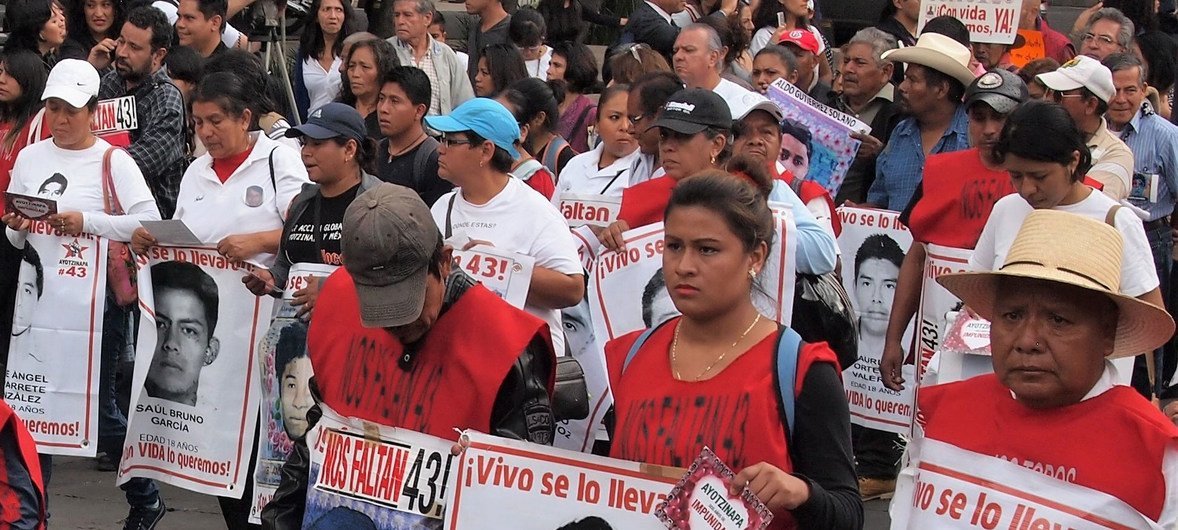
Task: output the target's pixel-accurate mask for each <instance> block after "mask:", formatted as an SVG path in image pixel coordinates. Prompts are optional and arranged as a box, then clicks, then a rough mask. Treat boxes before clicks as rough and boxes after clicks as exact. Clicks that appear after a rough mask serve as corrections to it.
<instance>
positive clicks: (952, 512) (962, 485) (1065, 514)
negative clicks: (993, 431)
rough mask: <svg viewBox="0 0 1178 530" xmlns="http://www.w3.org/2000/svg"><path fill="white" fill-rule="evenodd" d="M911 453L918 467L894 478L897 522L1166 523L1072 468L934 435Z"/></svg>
mask: <svg viewBox="0 0 1178 530" xmlns="http://www.w3.org/2000/svg"><path fill="white" fill-rule="evenodd" d="M908 452H909V455H911V456H912V466H914V467H915V469H914V473H915V474H914V476H912V477H908V476H906V473H907V472H908V471H907V470H906V471H905V473H902V474H901V479H900V480H898V481H897V485H896V496H895V500H893V501H892V506H891V511H890V512H891V516H892V528H893V529H913V530H916V529H921V530H923V529H926V528H936V529H938V530H942V529H944V530H955V529H962V530H964V529H978V528H982V529H987V530H992V529H996V528H1002V529H1006V528H1010V529H1017V530H1030V529H1048V528H1068V529H1072V530H1089V529H1116V530H1128V529H1130V528H1132V529H1139V530H1145V529H1149V530H1160V529H1161V526H1159V525H1158V524H1157V523H1155V522H1153V521H1151V520H1149V518H1147V517H1145V516H1144V515H1142V514H1141V513H1140V512H1138V511H1137V510H1135V509H1133V507H1131V506H1129V505H1128V504H1126V503H1125V502H1124V501H1122V500H1120V499H1118V498H1116V497H1113V496H1111V495H1109V494H1106V493H1103V492H1100V491H1097V490H1094V489H1090V488H1086V487H1084V486H1080V485H1077V484H1072V483H1070V482H1069V480H1072V479H1074V473H1075V468H1066V467H1063V466H1060V467H1054V468H1053V467H1052V466H1043V465H1042V464H1039V465H1038V466H1037V467H1034V468H1028V467H1024V466H1023V465H1019V464H1017V463H1015V462H1011V461H1007V460H1005V459H1002V458H996V457H992V456H987V455H983V454H979V453H975V452H972V451H968V450H965V449H961V448H958V447H955V446H953V445H950V444H947V443H944V442H940V441H938V440H933V439H929V438H921V439H916V440H913V441H910V442H909V444H908ZM1069 473H1070V475H1069Z"/></svg>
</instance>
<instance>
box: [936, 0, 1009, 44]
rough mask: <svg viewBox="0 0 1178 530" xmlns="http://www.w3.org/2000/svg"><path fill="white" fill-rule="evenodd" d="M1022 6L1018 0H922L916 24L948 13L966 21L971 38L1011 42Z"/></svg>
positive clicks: (988, 41)
mask: <svg viewBox="0 0 1178 530" xmlns="http://www.w3.org/2000/svg"><path fill="white" fill-rule="evenodd" d="M1021 7H1022V2H1021V1H1020V0H981V1H979V0H921V2H920V18H919V19H918V20H917V22H916V27H918V28H923V27H924V24H925V22H928V21H929V20H932V19H934V18H936V17H939V16H944V15H948V16H951V17H953V18H955V19H957V20H960V21H961V22H962V23H963V24H965V27H966V28H967V29H969V40H970V42H985V43H990V44H1013V43H1014V38H1015V36H1016V35H1018V21H1019V10H1020V9H1021Z"/></svg>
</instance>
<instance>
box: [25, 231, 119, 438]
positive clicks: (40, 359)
mask: <svg viewBox="0 0 1178 530" xmlns="http://www.w3.org/2000/svg"><path fill="white" fill-rule="evenodd" d="M106 252H107V240H106V239H103V238H100V237H98V236H94V235H90V234H82V235H80V236H67V235H65V234H63V233H62V232H59V231H57V230H55V229H53V228H51V227H50V225H49V223H48V222H46V221H33V222H32V226H30V228H29V231H28V239H27V240H26V241H25V249H24V251H23V254H22V259H21V262H20V273H19V275H18V277H17V280H16V283H17V293H16V301H15V302H16V303H15V305H14V307H13V316H12V332H11V342H10V343H9V353H8V366H7V379H6V380H5V382H4V399H5V401H7V402H8V404H9V405H10V406H12V409H13V410H14V411H16V413H17V414H18V415H19V416H20V419H21V421H22V422H24V425H25V427H26V428H27V429H28V431H29V434H31V435H32V436H33V440H35V441H36V442H37V451H38V452H41V453H45V454H57V455H73V456H91V457H92V456H94V455H95V452H96V450H97V447H98V384H99V368H100V365H101V362H102V323H103V319H102V316H103V310H104V308H105V304H106Z"/></svg>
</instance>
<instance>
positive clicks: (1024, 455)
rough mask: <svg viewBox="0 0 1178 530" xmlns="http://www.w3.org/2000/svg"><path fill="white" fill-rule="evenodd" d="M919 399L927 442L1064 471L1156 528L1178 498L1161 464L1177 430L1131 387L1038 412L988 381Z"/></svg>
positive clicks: (926, 392)
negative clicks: (1171, 499)
mask: <svg viewBox="0 0 1178 530" xmlns="http://www.w3.org/2000/svg"><path fill="white" fill-rule="evenodd" d="M918 399H919V401H920V410H921V413H922V415H923V416H924V419H925V420H926V424H925V428H924V432H925V436H926V437H928V438H932V439H935V440H940V441H942V442H946V443H949V444H952V445H955V446H957V447H960V448H962V449H967V450H969V451H973V452H975V453H979V454H983V455H987V456H994V457H1000V458H1003V459H1005V460H1010V461H1012V462H1015V463H1017V464H1019V465H1022V466H1024V467H1028V468H1032V469H1035V470H1040V469H1041V468H1042V469H1044V470H1046V468H1047V467H1048V466H1052V469H1059V468H1060V467H1063V468H1064V470H1065V471H1064V472H1063V473H1064V474H1071V475H1074V479H1072V478H1071V477H1070V476H1069V479H1070V480H1069V481H1070V482H1072V483H1074V484H1078V485H1081V486H1084V487H1087V488H1091V489H1094V490H1097V491H1101V492H1104V493H1107V494H1109V495H1112V496H1114V497H1117V498H1119V499H1121V500H1122V501H1124V502H1125V503H1126V504H1128V505H1130V506H1132V507H1133V508H1134V509H1136V510H1137V511H1138V512H1141V514H1142V515H1145V516H1146V517H1149V518H1150V519H1153V520H1155V521H1156V520H1158V518H1159V517H1161V513H1162V505H1163V504H1164V503H1165V495H1166V494H1167V493H1170V494H1173V493H1174V492H1167V491H1166V481H1165V477H1164V476H1163V475H1162V460H1163V457H1164V455H1165V449H1166V446H1167V445H1169V444H1170V443H1171V442H1173V441H1174V440H1175V439H1178V427H1175V426H1174V424H1173V423H1171V422H1170V421H1169V420H1168V419H1167V418H1166V417H1165V416H1163V415H1162V414H1161V412H1159V411H1158V410H1157V409H1156V408H1154V407H1153V406H1152V405H1150V403H1149V402H1148V401H1145V400H1144V399H1142V397H1141V396H1140V395H1138V394H1137V393H1136V392H1135V391H1134V390H1133V389H1132V388H1131V387H1127V386H1115V387H1113V388H1111V389H1109V390H1108V391H1106V392H1104V393H1103V394H1100V395H1099V396H1096V397H1094V398H1091V399H1087V400H1084V401H1081V402H1080V403H1076V404H1074V405H1069V406H1066V407H1060V408H1056V409H1051V410H1034V409H1031V408H1028V407H1026V406H1024V405H1022V404H1020V403H1019V402H1017V401H1015V399H1014V397H1013V396H1011V394H1010V390H1008V389H1007V388H1006V387H1005V386H1002V384H1001V383H1000V382H999V381H998V377H997V376H996V375H994V374H987V375H981V376H978V377H975V378H972V379H967V380H965V381H958V382H954V383H948V384H944V385H936V386H932V387H927V388H922V389H920V393H919V398H918ZM1071 469H1074V474H1072V473H1070V471H1069V470H1071ZM1057 473H1058V472H1057ZM1047 474H1049V475H1051V476H1056V477H1057V478H1058V476H1057V475H1054V474H1052V473H1050V472H1047Z"/></svg>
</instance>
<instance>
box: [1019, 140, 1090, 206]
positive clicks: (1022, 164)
mask: <svg viewBox="0 0 1178 530" xmlns="http://www.w3.org/2000/svg"><path fill="white" fill-rule="evenodd" d="M1079 163H1080V153H1079V152H1076V153H1075V156H1074V157H1073V161H1072V162H1070V163H1068V164H1067V165H1063V164H1058V163H1055V162H1040V161H1038V160H1030V159H1026V158H1023V157H1021V156H1018V155H1015V154H1011V153H1007V154H1006V162H1004V163H1003V164H1002V168H1003V169H1005V170H1006V171H1007V172H1008V173H1010V183H1011V184H1013V185H1014V189H1015V191H1017V192H1018V194H1019V195H1020V196H1022V198H1023V200H1025V201H1027V204H1030V205H1031V207H1032V208H1034V209H1036V210H1047V209H1051V208H1055V207H1056V206H1058V205H1059V204H1060V203H1061V202H1063V200H1064V198H1065V197H1067V195H1068V193H1069V192H1070V191H1071V190H1072V186H1074V185H1075V184H1076V183H1075V182H1073V181H1072V173H1073V172H1074V171H1075V169H1076V165H1078V164H1079Z"/></svg>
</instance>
